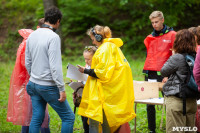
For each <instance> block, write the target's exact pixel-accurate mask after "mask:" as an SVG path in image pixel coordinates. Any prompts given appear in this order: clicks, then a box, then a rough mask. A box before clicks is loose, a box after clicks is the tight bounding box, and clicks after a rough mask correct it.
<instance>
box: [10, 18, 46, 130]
mask: <svg viewBox="0 0 200 133" xmlns="http://www.w3.org/2000/svg"><path fill="white" fill-rule="evenodd" d="M42 24H44V18H41V19H39V21H38V25H37V28H40V27H41V26H42ZM18 32H19V34H20V35H21V36H22V37H23V38H24V39H23V41H22V43H21V44H20V45H19V48H18V50H17V57H16V62H15V67H14V70H13V72H12V76H11V80H10V89H9V101H8V110H7V121H8V122H12V123H13V124H15V125H22V131H21V132H22V133H28V132H29V124H30V121H31V117H32V107H31V99H30V96H29V95H28V94H27V92H26V84H27V83H28V79H29V77H30V76H29V74H28V72H27V70H26V68H25V47H26V40H27V38H28V36H29V35H30V34H31V33H32V32H33V30H31V29H21V30H19V31H18ZM40 130H41V133H50V129H49V118H48V110H46V112H45V119H44V122H43V124H42V126H41V128H40Z"/></svg>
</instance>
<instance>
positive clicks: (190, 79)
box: [176, 54, 199, 115]
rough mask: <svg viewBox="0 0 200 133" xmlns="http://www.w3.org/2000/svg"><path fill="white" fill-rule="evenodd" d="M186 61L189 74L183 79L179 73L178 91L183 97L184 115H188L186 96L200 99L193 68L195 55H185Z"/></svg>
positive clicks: (179, 95)
mask: <svg viewBox="0 0 200 133" xmlns="http://www.w3.org/2000/svg"><path fill="white" fill-rule="evenodd" d="M184 57H185V61H186V63H187V67H188V75H187V78H186V80H185V81H183V80H182V79H181V78H180V77H179V76H178V74H177V77H178V78H179V81H180V83H181V84H180V93H178V95H176V96H178V97H179V98H182V99H183V115H186V98H196V99H199V92H198V86H197V84H196V82H195V80H194V76H193V68H194V61H195V59H194V57H193V56H191V55H188V54H187V55H184Z"/></svg>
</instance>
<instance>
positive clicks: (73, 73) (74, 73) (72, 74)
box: [66, 64, 88, 81]
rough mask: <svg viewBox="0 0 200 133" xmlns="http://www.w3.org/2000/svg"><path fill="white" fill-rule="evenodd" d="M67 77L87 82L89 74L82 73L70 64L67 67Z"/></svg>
mask: <svg viewBox="0 0 200 133" xmlns="http://www.w3.org/2000/svg"><path fill="white" fill-rule="evenodd" d="M67 68H68V69H67V75H66V77H68V78H70V79H75V80H80V81H86V80H87V78H88V75H87V74H84V73H81V72H80V71H79V70H78V68H77V67H76V66H74V65H72V64H68V67H67Z"/></svg>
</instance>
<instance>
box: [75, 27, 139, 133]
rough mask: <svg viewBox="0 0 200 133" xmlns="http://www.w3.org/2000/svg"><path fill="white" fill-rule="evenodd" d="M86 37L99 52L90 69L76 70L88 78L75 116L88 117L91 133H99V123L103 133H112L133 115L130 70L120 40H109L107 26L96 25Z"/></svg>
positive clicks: (95, 55) (80, 67)
mask: <svg viewBox="0 0 200 133" xmlns="http://www.w3.org/2000/svg"><path fill="white" fill-rule="evenodd" d="M87 34H88V35H89V36H90V38H91V40H92V42H93V44H94V45H96V46H97V47H98V49H97V51H96V52H95V54H94V56H93V58H92V64H91V69H87V68H85V67H82V66H79V71H80V72H82V73H85V74H88V75H89V77H88V79H87V82H86V84H85V87H84V89H83V95H82V100H81V104H80V106H79V110H78V114H79V115H81V116H85V117H88V118H89V132H90V133H98V132H99V123H101V124H102V130H103V132H105V133H110V132H114V131H115V130H117V129H118V128H119V126H120V125H123V124H124V123H127V122H128V121H130V120H132V119H133V118H134V117H135V116H136V114H135V112H134V110H133V104H134V92H133V79H132V71H131V68H130V66H129V63H128V61H127V60H126V58H125V57H124V55H123V53H122V51H121V50H120V48H119V47H121V46H122V45H123V42H122V40H121V39H120V38H111V37H112V35H111V30H110V28H109V27H107V26H99V25H96V26H95V27H93V28H91V29H89V30H88V32H87Z"/></svg>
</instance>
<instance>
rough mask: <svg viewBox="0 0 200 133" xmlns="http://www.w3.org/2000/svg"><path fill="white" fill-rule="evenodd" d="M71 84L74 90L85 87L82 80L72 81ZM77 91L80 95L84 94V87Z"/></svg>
mask: <svg viewBox="0 0 200 133" xmlns="http://www.w3.org/2000/svg"><path fill="white" fill-rule="evenodd" d="M69 86H70V87H71V88H72V89H73V90H74V91H76V90H77V89H78V88H79V87H84V84H83V83H81V82H71V83H70V84H69ZM77 93H78V94H79V95H80V96H82V93H83V89H79V90H78V92H77Z"/></svg>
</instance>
